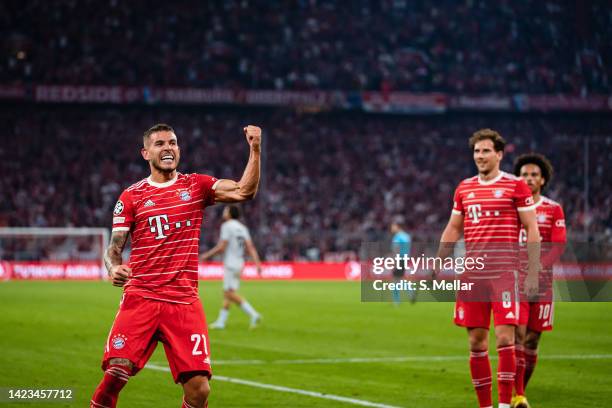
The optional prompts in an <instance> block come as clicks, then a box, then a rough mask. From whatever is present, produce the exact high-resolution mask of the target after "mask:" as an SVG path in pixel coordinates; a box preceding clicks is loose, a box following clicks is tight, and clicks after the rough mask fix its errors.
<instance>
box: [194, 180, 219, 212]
mask: <svg viewBox="0 0 612 408" xmlns="http://www.w3.org/2000/svg"><path fill="white" fill-rule="evenodd" d="M196 179H197V183H198V186H199V187H200V188H201V189H202V193H203V197H204V201H203V206H204V207H208V206H210V205H213V204H215V187H216V183H217V182H218V181H219V179H218V178H216V177H212V176H209V175H207V174H196Z"/></svg>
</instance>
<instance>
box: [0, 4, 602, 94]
mask: <svg viewBox="0 0 612 408" xmlns="http://www.w3.org/2000/svg"><path fill="white" fill-rule="evenodd" d="M610 13H611V10H610V8H609V3H608V2H607V1H603V0H599V1H576V2H567V1H560V0H546V1H537V0H531V1H523V2H516V1H502V2H501V3H500V2H487V1H483V0H471V1H463V2H457V1H453V0H444V1H438V2H436V3H435V6H433V7H432V6H431V4H430V3H429V2H427V1H422V0H421V1H410V2H409V1H404V0H399V1H398V0H394V1H382V2H377V1H358V2H351V4H350V5H347V4H346V3H343V2H336V1H304V0H303V1H295V2H268V1H265V0H248V1H207V2H204V3H202V2H196V1H193V0H189V1H181V2H178V3H176V2H171V3H170V2H168V3H163V4H156V6H155V7H150V5H149V3H147V2H145V1H142V0H138V1H130V2H120V1H116V0H106V1H94V0H88V1H78V2H77V1H72V2H69V1H67V2H61V3H58V2H40V1H35V0H24V1H19V2H2V4H0V23H1V25H2V32H3V38H4V45H5V49H6V51H7V54H6V58H3V59H2V60H1V61H0V82H1V83H4V84H27V83H32V82H34V83H47V84H49V83H59V84H98V85H100V84H104V85H156V86H191V87H202V88H239V89H293V90H305V89H327V90H329V89H331V90H335V89H340V90H382V91H389V90H396V91H398V90H401V91H412V92H431V91H438V92H445V93H449V94H498V95H500V94H503V95H505V94H511V93H531V94H533V93H565V94H573V95H583V96H584V95H589V94H606V93H609V92H610V91H611V90H612V83H611V80H612V71H611V69H612V68H611V67H612V64H611V63H610V56H612V42H610V38H611V37H612V24H610V20H611V15H610ZM525 15H529V18H523V17H524V16H525ZM84 21H86V22H87V23H86V24H83V22H84Z"/></svg>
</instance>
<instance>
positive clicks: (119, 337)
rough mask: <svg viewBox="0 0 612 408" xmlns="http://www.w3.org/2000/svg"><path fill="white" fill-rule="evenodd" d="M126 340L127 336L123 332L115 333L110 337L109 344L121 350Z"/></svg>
mask: <svg viewBox="0 0 612 408" xmlns="http://www.w3.org/2000/svg"><path fill="white" fill-rule="evenodd" d="M126 342H127V337H126V336H124V335H123V334H116V335H114V336H113V338H112V339H111V344H112V345H113V348H114V349H115V350H121V349H122V348H124V347H125V343H126Z"/></svg>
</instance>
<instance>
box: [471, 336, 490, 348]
mask: <svg viewBox="0 0 612 408" xmlns="http://www.w3.org/2000/svg"><path fill="white" fill-rule="evenodd" d="M488 349H489V339H488V338H487V336H477V335H475V336H470V350H471V351H484V350H488Z"/></svg>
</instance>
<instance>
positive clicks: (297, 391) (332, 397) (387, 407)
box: [145, 363, 401, 408]
mask: <svg viewBox="0 0 612 408" xmlns="http://www.w3.org/2000/svg"><path fill="white" fill-rule="evenodd" d="M145 367H146V368H150V369H152V370H157V371H170V368H169V367H164V366H159V365H156V364H150V363H149V364H147V365H146V366H145ZM213 378H214V379H215V381H225V382H229V383H233V384H241V385H248V386H251V387H256V388H265V389H268V390H274V391H280V392H289V393H293V394H300V395H306V396H309V397H314V398H321V399H327V400H332V401H339V402H346V403H347V404H353V405H361V406H362V407H373V408H401V407H398V406H395V405H386V404H379V403H377V402H370V401H366V400H360V399H356V398H348V397H342V396H340V395H334V394H324V393H321V392H316V391H307V390H301V389H299V388H289V387H283V386H280V385H273V384H266V383H260V382H255V381H249V380H242V379H240V378H232V377H226V376H224V375H215V376H214V377H213Z"/></svg>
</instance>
